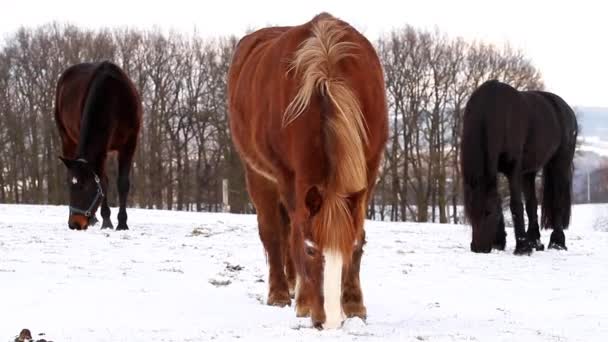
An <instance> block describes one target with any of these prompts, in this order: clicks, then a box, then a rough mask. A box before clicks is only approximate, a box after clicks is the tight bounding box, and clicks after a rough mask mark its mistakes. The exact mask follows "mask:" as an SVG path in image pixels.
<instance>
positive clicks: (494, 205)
mask: <svg viewBox="0 0 608 342" xmlns="http://www.w3.org/2000/svg"><path fill="white" fill-rule="evenodd" d="M478 191H481V192H483V193H484V194H483V197H482V196H480V195H478V196H480V197H482V199H483V203H480V204H477V206H478V209H477V210H471V211H470V214H469V220H470V221H471V226H472V228H473V238H472V241H471V251H473V252H475V253H490V252H491V251H492V247H493V246H492V245H493V243H494V242H495V238H496V234H497V231H498V227H499V225H500V224H501V218H502V207H501V202H500V198H499V197H498V193H497V191H496V189H494V190H492V191H484V190H478ZM503 224H504V223H503ZM501 231H502V230H501Z"/></svg>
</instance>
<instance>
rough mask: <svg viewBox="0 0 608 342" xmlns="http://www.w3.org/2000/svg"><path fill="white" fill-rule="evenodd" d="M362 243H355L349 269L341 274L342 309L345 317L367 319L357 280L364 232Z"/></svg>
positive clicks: (363, 238)
mask: <svg viewBox="0 0 608 342" xmlns="http://www.w3.org/2000/svg"><path fill="white" fill-rule="evenodd" d="M361 240H362V241H357V246H355V249H354V252H353V257H352V261H351V264H350V267H348V269H347V270H345V271H346V272H342V274H343V275H344V276H343V277H342V308H343V310H344V314H345V315H346V317H360V318H361V319H365V318H366V317H367V309H366V308H365V305H363V292H362V291H361V282H360V279H359V269H360V267H361V257H362V256H363V245H364V244H365V231H363V237H362V239H361Z"/></svg>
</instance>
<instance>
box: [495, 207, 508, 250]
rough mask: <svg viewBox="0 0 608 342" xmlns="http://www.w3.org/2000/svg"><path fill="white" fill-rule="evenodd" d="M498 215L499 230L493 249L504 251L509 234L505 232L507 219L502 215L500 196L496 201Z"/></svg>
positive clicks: (497, 230)
mask: <svg viewBox="0 0 608 342" xmlns="http://www.w3.org/2000/svg"><path fill="white" fill-rule="evenodd" d="M496 215H498V229H496V236H495V237H494V242H493V243H492V248H494V249H498V250H500V251H504V250H505V246H506V245H507V232H506V231H505V217H504V215H503V213H502V200H501V199H500V196H498V199H497V200H496Z"/></svg>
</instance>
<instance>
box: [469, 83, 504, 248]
mask: <svg viewBox="0 0 608 342" xmlns="http://www.w3.org/2000/svg"><path fill="white" fill-rule="evenodd" d="M491 86H492V84H491V83H488V84H487V85H482V87H483V88H482V87H480V88H479V89H478V90H477V91H476V93H477V92H480V91H484V89H486V90H488V89H490V88H489V87H491ZM476 93H473V94H472V95H471V98H470V100H469V101H468V102H467V105H466V107H465V111H464V120H463V132H462V138H461V146H460V153H461V154H460V167H461V171H462V182H463V192H464V209H465V215H466V217H467V219H468V220H469V222H470V224H471V226H472V227H473V244H474V245H476V246H477V247H476V248H473V246H472V248H473V249H474V250H478V249H480V248H481V249H484V250H487V248H491V244H492V239H493V238H494V236H495V233H496V232H495V231H484V230H482V229H484V227H485V228H489V230H492V229H494V228H495V227H494V225H484V227H482V223H483V219H484V216H485V215H486V211H487V210H489V209H490V208H492V209H494V207H493V206H492V207H490V206H489V204H488V203H487V201H488V198H489V196H488V194H489V193H490V191H496V177H497V166H495V165H494V164H495V163H494V162H493V161H492V160H490V156H488V153H487V148H488V146H487V145H488V137H487V130H486V122H485V118H484V110H485V107H487V106H483V104H481V103H478V101H479V100H481V99H483V98H484V97H485V96H482V95H478V96H476ZM491 205H495V204H491ZM488 251H489V250H488Z"/></svg>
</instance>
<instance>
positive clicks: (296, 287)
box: [294, 275, 302, 303]
mask: <svg viewBox="0 0 608 342" xmlns="http://www.w3.org/2000/svg"><path fill="white" fill-rule="evenodd" d="M300 286H302V285H301V284H300V275H296V286H295V289H294V292H295V294H294V297H295V299H296V303H297V300H298V298H299V297H300Z"/></svg>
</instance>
